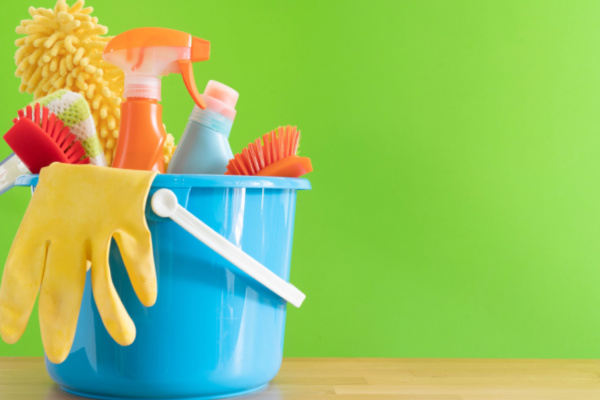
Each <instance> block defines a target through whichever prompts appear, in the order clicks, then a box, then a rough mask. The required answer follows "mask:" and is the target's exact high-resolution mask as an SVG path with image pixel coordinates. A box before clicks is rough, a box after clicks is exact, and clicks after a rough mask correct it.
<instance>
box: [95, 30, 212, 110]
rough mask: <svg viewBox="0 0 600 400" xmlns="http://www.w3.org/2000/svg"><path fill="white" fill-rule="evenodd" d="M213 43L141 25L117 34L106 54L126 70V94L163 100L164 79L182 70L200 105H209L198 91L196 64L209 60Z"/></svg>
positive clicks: (178, 32)
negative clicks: (161, 90) (161, 95)
mask: <svg viewBox="0 0 600 400" xmlns="http://www.w3.org/2000/svg"><path fill="white" fill-rule="evenodd" d="M209 55H210V42H209V41H207V40H204V39H200V38H197V37H193V36H192V35H190V34H189V33H185V32H181V31H176V30H173V29H166V28H137V29H132V30H129V31H127V32H124V33H121V34H120V35H117V36H115V37H114V38H113V39H112V40H111V41H110V42H109V43H108V44H107V46H106V48H105V49H104V53H103V57H104V59H105V60H106V61H108V62H109V63H111V64H113V65H116V66H117V67H119V68H121V69H122V70H123V72H124V73H125V90H124V97H126V98H130V97H143V98H149V99H156V100H160V78H161V76H163V75H167V74H169V73H179V74H181V76H182V77H183V82H184V83H185V86H186V88H187V90H188V92H189V93H190V95H191V96H192V98H193V99H194V102H195V103H196V104H197V105H198V107H200V108H205V107H206V105H205V104H204V101H203V100H202V97H201V96H200V94H199V93H198V89H197V88H196V83H195V80H194V71H193V69H192V63H193V62H198V61H205V60H208V58H209Z"/></svg>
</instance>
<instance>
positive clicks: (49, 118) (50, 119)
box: [13, 103, 90, 164]
mask: <svg viewBox="0 0 600 400" xmlns="http://www.w3.org/2000/svg"><path fill="white" fill-rule="evenodd" d="M18 114H19V116H18V117H17V118H15V119H14V120H13V122H14V123H17V122H18V121H19V120H20V119H23V118H27V119H29V120H30V121H32V122H33V123H35V124H36V125H38V126H39V127H40V128H42V130H43V131H44V132H45V133H46V134H47V135H48V136H50V138H51V139H52V140H53V141H54V143H56V145H57V146H58V147H59V148H60V150H61V151H62V152H63V153H64V154H65V156H66V157H67V160H68V162H69V163H70V164H88V163H89V162H90V159H89V157H85V154H86V153H85V149H84V148H83V146H82V145H81V142H80V141H79V140H78V139H77V137H76V136H75V135H73V134H72V133H71V129H70V128H69V127H68V126H65V125H64V123H63V122H62V121H61V120H60V118H58V117H57V116H56V115H55V114H54V113H51V112H50V110H49V109H48V108H47V107H43V106H42V107H40V104H39V103H35V106H34V107H31V106H30V105H29V106H27V107H25V110H19V112H18ZM40 118H41V119H40ZM84 157H85V158H84Z"/></svg>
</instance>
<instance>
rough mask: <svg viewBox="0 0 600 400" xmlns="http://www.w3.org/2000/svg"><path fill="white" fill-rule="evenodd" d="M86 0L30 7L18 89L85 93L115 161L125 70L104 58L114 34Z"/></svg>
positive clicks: (23, 28) (21, 43) (18, 57)
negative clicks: (87, 4)
mask: <svg viewBox="0 0 600 400" xmlns="http://www.w3.org/2000/svg"><path fill="white" fill-rule="evenodd" d="M84 4H85V2H84V0H77V1H76V2H75V4H73V6H71V7H69V6H68V5H67V3H66V2H65V0H58V1H57V3H56V5H55V7H54V9H45V8H34V7H30V8H29V14H30V15H31V17H32V19H26V20H22V21H21V24H20V25H19V26H18V27H17V33H19V34H22V35H26V36H25V37H22V38H19V39H17V41H16V42H15V44H16V45H17V47H19V49H18V50H17V52H16V54H15V62H16V64H17V71H16V76H17V77H20V78H21V85H20V87H19V90H20V91H21V92H27V93H33V95H34V100H37V99H39V98H41V97H44V96H46V95H48V94H50V93H53V92H54V91H57V90H59V89H68V90H71V91H73V92H75V93H80V94H82V95H83V96H84V97H85V99H86V100H87V102H88V104H89V106H90V109H91V111H92V117H93V120H94V123H95V125H96V130H97V132H98V137H99V139H100V143H101V145H102V148H103V151H104V155H105V157H106V162H107V163H108V165H110V164H111V162H112V158H113V154H114V150H115V148H116V141H117V138H118V136H119V122H120V115H121V110H120V104H121V101H122V95H123V72H122V71H121V70H120V69H119V68H116V67H114V66H112V65H110V64H108V63H107V62H105V61H104V60H103V59H102V51H103V50H104V47H105V46H106V43H107V42H108V41H109V40H110V39H111V38H112V37H102V36H100V35H105V34H106V33H107V31H108V29H107V28H106V27H105V26H103V25H99V24H98V18H96V17H91V15H90V14H91V13H92V11H93V8H92V7H85V8H84Z"/></svg>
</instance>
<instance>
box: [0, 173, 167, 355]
mask: <svg viewBox="0 0 600 400" xmlns="http://www.w3.org/2000/svg"><path fill="white" fill-rule="evenodd" d="M155 175H156V173H155V172H150V171H125V170H118V169H112V168H105V167H98V166H93V165H70V164H60V163H55V164H52V165H51V166H49V167H46V168H44V169H42V171H41V173H40V177H39V183H38V186H37V188H36V190H35V192H34V194H33V197H32V199H31V202H30V204H29V207H28V208H27V212H26V213H25V216H24V218H23V221H22V222H21V226H20V227H19V230H18V232H17V234H16V236H15V239H14V242H13V244H12V247H11V249H10V252H9V255H8V259H7V261H6V265H5V268H4V275H3V277H2V282H1V285H0V334H1V335H2V338H3V339H4V340H5V341H6V342H7V343H15V342H16V341H17V340H19V338H20V337H21V335H22V334H23V331H24V330H25V327H26V325H27V321H28V319H29V316H30V314H31V311H32V309H33V305H34V303H35V299H36V297H37V294H38V291H39V293H40V298H39V316H40V328H41V332H42V342H43V344H44V349H45V351H46V355H47V357H48V359H49V360H50V361H51V362H53V363H60V362H63V361H64V360H65V358H66V357H67V355H68V354H69V351H70V348H71V344H72V342H73V338H74V335H75V328H76V325H77V318H78V315H79V309H80V307H79V306H80V303H81V296H82V294H83V290H84V285H85V281H86V264H87V262H86V260H89V261H91V283H92V288H93V292H94V299H95V300H96V306H97V308H98V311H99V313H100V316H101V317H102V321H103V322H104V326H105V328H106V330H107V331H108V333H109V334H110V335H111V336H112V337H113V338H114V340H115V341H116V342H118V343H119V344H120V345H123V346H126V345H129V344H131V343H132V342H133V341H134V339H135V336H136V330H135V325H134V323H133V321H132V320H131V318H130V317H129V315H128V314H127V311H126V310H125V308H124V307H123V304H122V303H121V300H120V299H119V297H118V295H117V292H116V291H115V287H114V286H113V282H112V279H111V273H110V269H109V265H108V254H109V248H110V245H111V239H113V238H114V240H115V241H116V243H117V245H118V246H119V249H120V250H121V254H122V257H123V260H124V261H125V266H126V268H127V272H128V273H129V279H130V280H131V284H132V285H133V288H134V290H135V293H136V294H137V296H138V298H139V301H141V303H142V304H143V305H144V306H146V307H150V306H152V305H153V304H154V302H155V301H156V296H157V283H156V272H155V268H154V258H153V255H152V242H151V238H150V232H149V230H148V225H147V223H146V219H145V216H144V207H145V203H146V198H147V195H148V191H149V190H150V185H151V183H152V180H153V178H154V176H155Z"/></svg>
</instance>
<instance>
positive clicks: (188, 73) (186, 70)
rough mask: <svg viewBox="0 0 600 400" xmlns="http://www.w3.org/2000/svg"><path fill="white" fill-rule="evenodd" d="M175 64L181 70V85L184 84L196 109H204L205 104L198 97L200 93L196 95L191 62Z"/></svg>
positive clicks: (184, 61)
mask: <svg viewBox="0 0 600 400" xmlns="http://www.w3.org/2000/svg"><path fill="white" fill-rule="evenodd" d="M177 64H178V65H179V69H180V70H181V76H182V77H183V83H185V87H186V88H187V90H188V92H189V93H190V95H191V96H192V99H194V102H195V103H196V104H197V105H198V107H200V108H202V109H205V108H206V104H205V103H204V100H203V99H202V96H200V93H198V88H197V87H196V81H195V80H194V70H193V69H192V61H191V60H177Z"/></svg>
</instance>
